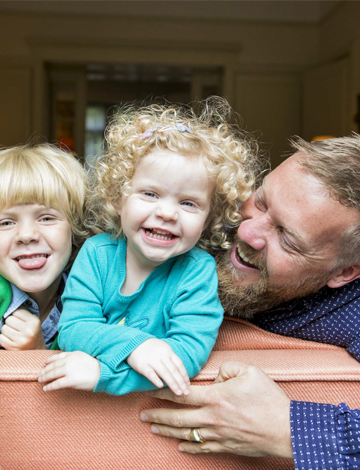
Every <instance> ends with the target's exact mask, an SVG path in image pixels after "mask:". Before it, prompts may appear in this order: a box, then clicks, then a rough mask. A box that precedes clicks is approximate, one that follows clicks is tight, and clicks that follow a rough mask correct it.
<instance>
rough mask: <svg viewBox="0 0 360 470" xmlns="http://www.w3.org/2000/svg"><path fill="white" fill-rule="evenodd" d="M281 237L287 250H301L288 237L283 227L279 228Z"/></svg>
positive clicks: (281, 243) (282, 243)
mask: <svg viewBox="0 0 360 470" xmlns="http://www.w3.org/2000/svg"><path fill="white" fill-rule="evenodd" d="M279 237H280V245H281V246H282V247H283V248H284V250H286V251H292V252H296V253H297V252H298V251H299V250H298V249H297V248H296V246H295V245H294V244H293V243H292V242H291V241H290V240H289V239H288V238H287V237H286V235H285V234H284V229H283V228H282V227H280V228H279Z"/></svg>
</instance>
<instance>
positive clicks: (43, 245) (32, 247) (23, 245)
mask: <svg viewBox="0 0 360 470" xmlns="http://www.w3.org/2000/svg"><path fill="white" fill-rule="evenodd" d="M71 236H72V231H71V227H70V224H69V222H68V220H67V218H66V217H65V215H64V214H63V213H62V212H61V211H59V210H56V209H52V208H51V209H49V208H46V207H45V206H41V205H38V204H26V205H19V206H12V207H10V208H8V209H3V210H1V211H0V238H1V243H0V274H2V275H3V276H4V277H5V278H6V279H8V280H9V281H10V282H12V283H13V284H15V285H16V286H17V287H19V288H20V289H21V290H23V291H24V292H27V293H29V294H30V293H31V292H33V293H35V292H43V291H46V290H47V289H48V288H49V287H50V286H51V285H52V284H53V283H54V282H55V281H57V280H59V279H60V277H61V274H62V272H63V271H64V269H65V267H66V265H67V264H68V261H69V258H70V255H71V250H72V241H71V238H72V237H71Z"/></svg>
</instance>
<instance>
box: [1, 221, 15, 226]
mask: <svg viewBox="0 0 360 470" xmlns="http://www.w3.org/2000/svg"><path fill="white" fill-rule="evenodd" d="M11 225H15V222H13V221H11V220H1V221H0V226H1V227H10V226H11Z"/></svg>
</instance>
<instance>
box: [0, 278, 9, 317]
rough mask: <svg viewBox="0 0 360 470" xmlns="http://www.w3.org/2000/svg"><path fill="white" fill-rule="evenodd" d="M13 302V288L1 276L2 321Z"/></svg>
mask: <svg viewBox="0 0 360 470" xmlns="http://www.w3.org/2000/svg"><path fill="white" fill-rule="evenodd" d="M10 302H11V287H10V284H9V281H7V280H6V279H4V278H3V277H2V276H0V320H1V318H2V317H3V316H4V313H5V312H6V310H7V309H8V307H9V305H10Z"/></svg>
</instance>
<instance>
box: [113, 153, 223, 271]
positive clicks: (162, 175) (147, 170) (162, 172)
mask: <svg viewBox="0 0 360 470" xmlns="http://www.w3.org/2000/svg"><path fill="white" fill-rule="evenodd" d="M131 188H132V193H131V194H130V195H129V196H128V197H124V198H123V200H122V204H121V207H120V208H119V209H118V210H117V212H118V214H119V215H120V216H121V225H122V228H123V231H124V233H125V235H126V237H127V241H128V250H130V252H131V253H132V255H133V256H134V257H135V259H136V260H137V262H138V263H140V265H141V266H144V267H147V268H155V267H156V266H158V265H160V264H162V263H163V262H164V261H166V260H167V259H169V258H172V257H173V256H177V255H180V254H182V253H185V252H187V251H189V250H190V249H191V248H192V247H193V246H195V245H196V243H197V242H198V240H199V238H200V236H201V233H202V231H203V229H204V228H205V224H206V221H207V217H208V215H209V210H210V205H211V198H212V194H213V191H214V184H213V183H212V182H211V181H210V179H209V176H208V173H207V170H206V168H205V165H204V163H203V161H202V159H201V158H198V157H196V156H191V157H187V156H185V155H181V154H178V153H175V152H171V151H169V150H154V151H153V152H151V153H150V154H148V155H146V156H145V157H143V158H142V159H141V160H140V162H139V164H138V166H137V167H136V170H135V173H134V176H133V178H132V180H131Z"/></svg>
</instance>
